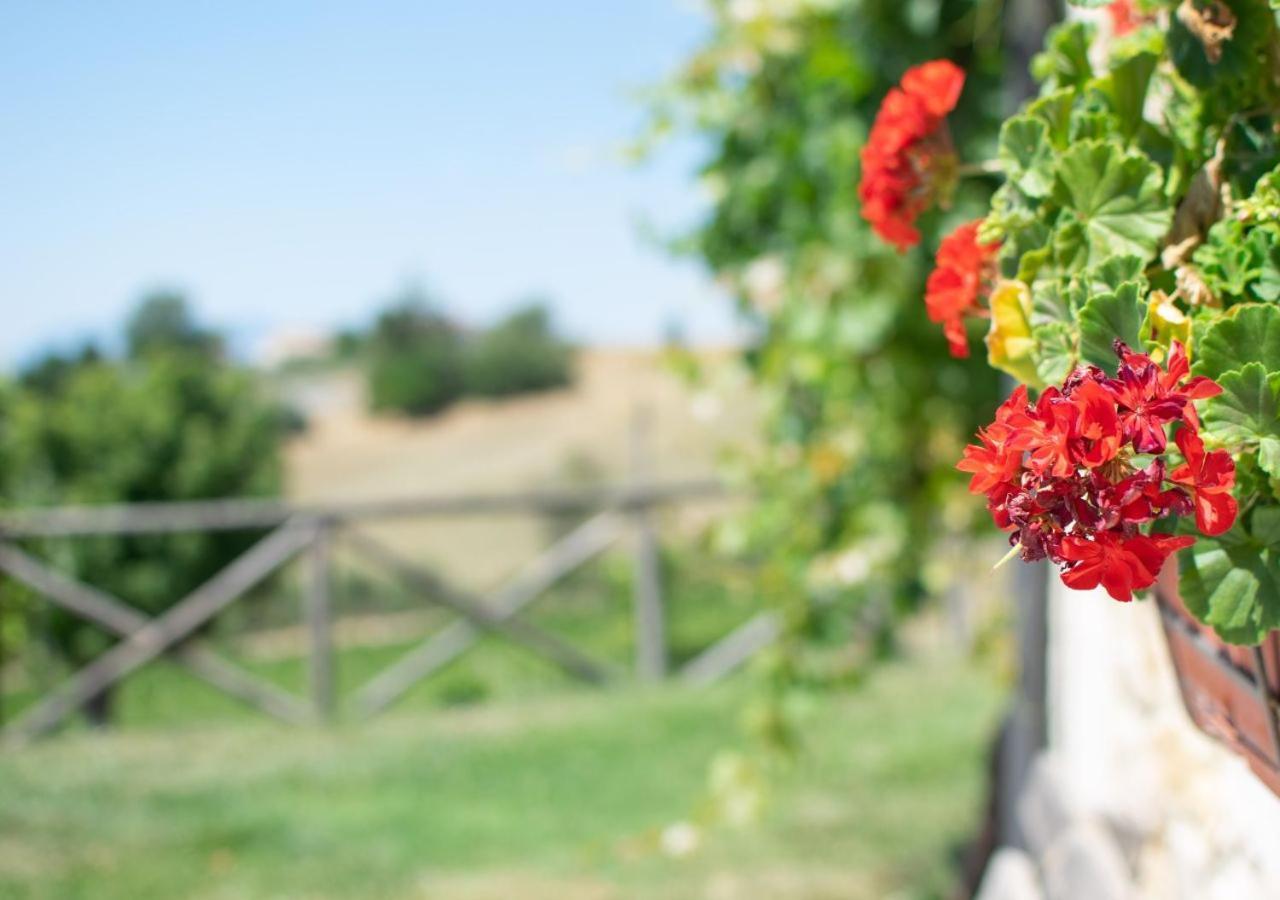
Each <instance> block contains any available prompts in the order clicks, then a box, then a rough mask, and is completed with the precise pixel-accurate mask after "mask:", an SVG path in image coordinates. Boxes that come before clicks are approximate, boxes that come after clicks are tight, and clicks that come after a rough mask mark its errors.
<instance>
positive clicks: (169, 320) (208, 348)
mask: <svg viewBox="0 0 1280 900" xmlns="http://www.w3.org/2000/svg"><path fill="white" fill-rule="evenodd" d="M124 337H125V346H126V349H127V351H128V354H129V357H130V358H131V359H138V358H140V357H143V356H145V355H147V354H148V353H154V352H168V351H186V352H189V353H201V354H205V355H208V356H217V355H219V354H221V352H222V341H221V339H220V338H219V337H218V336H217V335H216V334H214V333H212V332H210V331H206V330H204V329H202V328H200V327H199V326H198V325H197V324H196V322H195V318H194V317H193V315H192V313H191V309H190V307H189V306H188V305H187V301H186V298H185V297H183V296H182V295H181V294H178V293H174V292H172V291H160V292H157V293H154V294H151V295H150V296H148V297H146V298H144V299H143V301H142V302H141V303H140V304H139V305H138V308H137V309H136V310H134V312H133V315H132V316H130V317H129V321H128V322H127V323H126V324H125V329H124Z"/></svg>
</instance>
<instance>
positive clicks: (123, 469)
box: [0, 304, 283, 665]
mask: <svg viewBox="0 0 1280 900" xmlns="http://www.w3.org/2000/svg"><path fill="white" fill-rule="evenodd" d="M155 308H156V307H154V306H151V305H149V304H148V305H147V306H144V308H143V309H144V310H154V309H155ZM172 309H173V307H170V311H172ZM161 318H164V317H161ZM165 320H166V321H169V322H171V323H172V322H174V321H178V322H182V321H186V322H187V325H188V326H189V325H190V323H189V321H188V320H185V319H180V318H179V319H165ZM142 321H150V322H155V321H158V319H155V318H151V317H150V316H149V315H148V316H142V315H139V316H135V317H134V318H133V319H132V320H131V322H132V324H133V325H137V324H138V323H139V322H142ZM130 332H131V333H130V343H131V349H133V350H135V351H143V350H145V352H144V353H140V355H138V356H134V357H131V358H129V359H126V360H122V361H114V360H107V359H101V358H85V359H82V360H80V361H79V362H78V363H77V364H76V365H74V366H69V367H68V366H59V367H58V368H59V371H60V374H59V377H58V378H57V379H54V380H53V381H49V380H45V379H33V378H32V377H31V372H40V371H46V370H48V369H49V366H48V365H47V364H44V363H41V364H37V366H35V367H33V369H32V370H31V371H30V372H28V373H27V377H25V378H23V379H22V380H23V382H25V383H26V384H27V385H28V386H27V387H18V388H15V389H12V390H6V391H3V392H0V457H2V460H0V462H2V463H3V465H2V466H0V489H2V490H3V497H4V502H5V503H6V505H17V506H43V505H54V504H100V503H135V502H150V501H173V500H195V499H209V498H220V497H239V496H264V495H271V494H275V493H277V492H278V491H279V488H280V484H281V457H280V445H281V440H282V436H283V432H282V428H281V422H282V417H281V416H280V414H279V411H278V409H277V408H276V407H275V405H274V404H273V403H271V402H268V401H267V400H266V399H264V397H263V395H262V393H261V391H260V389H259V385H258V383H257V381H256V379H255V378H254V376H253V375H252V374H251V373H249V372H246V371H243V370H241V369H237V368H235V367H234V366H232V365H230V364H228V363H226V362H223V361H222V360H220V359H218V358H217V357H216V356H215V355H213V354H211V353H209V352H205V351H208V350H209V349H210V348H211V347H213V346H215V344H216V343H217V339H216V337H215V336H212V335H210V334H209V333H208V332H203V331H200V330H199V329H195V328H193V327H186V326H184V327H183V328H181V329H178V330H170V329H168V327H167V326H166V328H164V329H159V330H155V329H151V328H149V327H148V328H144V329H139V330H136V331H135V330H134V329H133V328H132V327H131V329H130ZM162 335H167V337H162ZM193 335H202V336H203V337H202V339H201V340H200V341H199V342H198V343H193V342H192V337H193ZM135 336H137V337H140V338H141V340H140V341H139V342H138V343H134V337H135ZM193 348H197V349H198V352H193ZM256 538H257V535H255V534H252V533H240V532H231V533H214V534H180V535H148V536H136V537H114V536H113V537H93V538H77V539H68V540H48V541H44V542H42V546H39V547H37V548H35V549H36V550H37V552H39V553H40V554H41V555H44V556H46V557H48V558H50V559H51V560H53V561H54V562H55V563H56V564H57V565H58V566H59V567H60V568H62V569H63V570H64V571H66V572H67V573H68V574H70V575H72V576H73V577H75V578H78V579H81V580H83V581H85V582H88V583H90V584H93V585H96V586H99V587H101V588H103V589H105V590H107V591H109V592H111V593H113V594H116V595H118V596H119V597H120V598H121V599H123V600H125V601H126V602H128V603H130V604H132V605H134V606H136V607H138V608H139V609H142V610H145V611H147V612H150V613H159V612H162V611H163V610H165V609H167V608H168V607H169V606H170V605H172V604H173V603H175V602H177V601H178V600H180V599H182V597H183V596H184V595H185V594H186V593H188V592H189V591H191V590H192V589H194V588H195V587H197V586H198V585H200V584H201V583H202V582H204V581H205V580H206V579H208V578H209V577H210V576H212V575H213V574H214V573H215V572H217V571H218V570H219V569H221V568H222V567H223V566H225V565H226V564H227V563H228V562H230V561H231V560H232V559H233V558H234V557H235V556H236V555H238V554H239V553H241V552H242V551H243V550H244V549H246V548H247V547H248V546H249V544H251V543H252V542H253V541H254V540H256ZM15 590H16V589H15V588H14V586H12V585H9V586H8V591H9V594H10V595H11V596H13V595H14V591H15ZM6 599H9V597H6ZM34 608H36V609H39V610H42V611H43V613H42V614H43V616H44V619H43V621H42V622H41V623H39V628H38V630H39V631H40V632H41V633H42V634H43V635H45V636H46V637H47V638H48V639H49V640H50V642H51V644H52V646H53V648H54V649H55V650H56V651H57V652H58V653H59V654H60V655H62V656H63V657H64V658H65V659H66V660H67V661H68V662H69V663H71V664H73V665H79V664H82V663H84V662H85V661H87V660H88V659H89V658H91V657H92V656H93V655H95V654H96V653H98V652H100V651H101V649H102V648H103V647H104V646H105V645H106V643H107V640H106V637H105V636H104V635H103V634H102V633H100V632H99V631H98V630H97V629H96V628H94V627H92V626H89V625H87V624H86V623H85V622H84V621H83V620H81V619H79V618H75V617H72V616H70V615H63V614H61V613H56V612H53V611H52V610H51V608H50V607H48V606H46V605H43V604H41V605H39V606H38V607H34Z"/></svg>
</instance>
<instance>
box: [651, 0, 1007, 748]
mask: <svg viewBox="0 0 1280 900" xmlns="http://www.w3.org/2000/svg"><path fill="white" fill-rule="evenodd" d="M709 9H710V12H711V16H712V27H711V30H710V33H709V36H708V38H707V40H706V41H705V42H704V44H703V45H702V46H701V47H699V48H698V49H697V50H696V51H695V52H694V53H693V54H692V56H691V57H690V58H689V59H688V60H687V61H686V63H685V64H684V65H683V66H682V67H681V69H680V70H679V71H678V73H677V74H676V76H675V77H674V78H673V79H672V80H671V81H670V82H669V83H668V84H667V85H666V86H665V87H664V88H662V89H661V90H660V91H658V92H657V93H656V96H655V97H654V101H653V116H652V129H651V132H650V134H649V135H647V139H646V140H645V141H643V142H642V143H641V145H640V147H639V148H638V149H639V150H640V151H641V152H647V151H648V150H649V149H650V148H649V141H650V140H654V139H658V138H662V137H665V136H667V135H669V134H672V133H677V134H685V135H692V136H695V137H696V139H697V141H698V145H699V146H705V147H707V148H708V155H707V157H706V162H705V165H704V166H703V167H702V170H701V177H702V181H703V183H704V185H705V187H706V189H707V193H708V195H709V197H710V198H711V204H710V209H709V211H708V214H707V215H706V217H705V219H704V220H703V221H702V222H701V223H700V224H699V225H698V226H697V227H696V228H694V229H693V231H692V232H691V233H689V234H688V235H687V236H686V237H685V238H684V239H682V240H681V241H679V242H677V245H676V246H677V248H678V249H680V250H682V251H684V252H687V253H691V254H693V255H695V256H697V257H700V258H701V259H702V260H704V261H705V263H706V265H707V266H708V267H709V268H710V269H711V271H712V272H713V273H714V274H715V275H716V277H717V279H718V280H719V281H720V282H721V283H724V284H727V285H729V286H731V287H732V288H733V290H734V293H735V294H736V297H737V303H738V308H739V310H740V312H741V314H742V316H743V317H744V318H745V319H747V320H748V321H749V322H750V323H751V324H753V325H754V327H755V329H756V331H757V333H758V335H759V338H758V340H757V341H756V342H755V343H754V344H753V345H752V346H751V347H750V348H749V350H747V351H746V353H745V354H744V361H745V362H746V364H747V365H748V366H749V368H750V369H751V371H752V372H753V373H754V375H755V378H756V380H757V382H758V383H759V385H760V386H761V388H762V389H763V391H764V395H765V398H766V401H767V404H768V413H767V423H766V426H765V429H766V432H765V433H766V437H767V439H768V440H767V445H768V449H767V452H766V453H765V454H764V455H763V457H761V458H759V459H753V460H750V461H746V460H744V462H743V466H744V467H748V468H749V471H750V479H751V480H752V481H753V482H754V484H755V486H756V488H757V494H758V496H759V498H760V500H759V502H758V503H757V504H756V505H755V508H754V509H753V510H752V512H751V513H750V515H749V516H748V517H747V518H746V519H744V520H741V521H737V522H734V523H731V524H730V525H729V526H727V527H726V528H725V529H724V539H725V540H726V541H727V542H728V543H729V545H730V546H731V547H734V548H735V549H737V550H739V551H741V552H748V553H753V554H755V555H756V556H757V557H758V558H760V559H762V560H764V561H765V562H766V569H765V571H766V574H765V577H764V578H762V579H760V587H761V590H762V592H763V593H764V594H765V595H766V598H767V599H770V600H771V601H773V602H776V603H778V604H781V605H783V606H784V607H785V608H786V609H787V610H789V612H790V613H791V619H792V621H794V622H796V623H797V626H798V630H797V631H796V632H794V634H800V633H803V632H805V631H807V632H808V633H809V634H811V635H813V634H826V635H828V636H831V637H833V638H835V640H836V641H837V642H838V643H841V644H847V642H848V636H849V629H850V628H853V627H854V624H853V623H854V621H855V620H856V621H858V622H861V623H863V625H859V626H858V627H860V628H861V627H863V626H865V623H867V622H872V623H875V624H876V626H877V627H878V628H879V630H880V633H881V635H882V636H884V637H887V636H888V635H889V634H890V633H891V630H892V622H893V621H894V618H895V613H896V612H900V611H904V610H908V609H912V608H914V607H915V606H916V605H917V604H918V603H919V602H920V600H921V598H922V597H923V596H925V595H926V594H927V593H928V590H929V587H930V586H931V576H932V575H934V574H935V573H936V570H937V567H936V566H935V565H934V564H933V563H932V559H933V551H934V548H935V546H936V541H937V540H938V539H939V538H941V537H943V536H945V535H947V534H948V533H951V534H954V533H957V532H962V531H965V530H967V529H968V528H969V527H970V526H971V524H972V522H973V516H972V512H971V507H972V505H971V504H969V505H966V504H964V503H962V502H960V503H955V502H949V501H950V498H953V497H954V498H955V499H959V496H958V491H959V492H962V490H963V483H962V480H961V479H959V478H958V477H957V476H956V474H955V473H954V472H953V471H952V466H953V465H954V461H955V459H957V458H958V457H959V455H960V448H961V446H962V445H963V442H964V439H965V438H967V437H968V436H969V435H970V434H971V433H972V431H973V429H974V428H975V426H976V425H978V424H979V423H980V422H982V421H985V419H986V418H988V417H989V413H990V411H991V409H992V408H993V406H994V405H995V403H996V402H997V399H998V397H999V395H1000V388H999V384H998V379H997V378H996V376H995V375H994V373H993V372H991V371H990V369H989V368H988V367H987V365H986V363H985V361H984V360H982V359H981V358H975V359H970V360H954V359H951V358H950V357H949V356H948V354H947V350H946V347H945V344H944V342H943V339H942V336H941V334H940V330H939V329H938V328H937V326H935V325H933V324H932V323H930V322H929V321H928V320H927V319H926V317H925V311H924V304H923V302H922V294H923V282H924V278H925V275H926V273H927V272H928V270H929V267H930V264H931V262H932V260H931V252H932V249H933V248H935V247H936V246H937V238H938V234H939V233H940V230H941V229H943V228H949V227H951V226H953V225H955V224H957V223H958V222H960V221H964V220H966V219H969V218H973V217H975V216H976V215H978V214H980V212H979V211H980V210H981V209H982V203H983V202H984V201H985V199H986V197H987V196H988V195H989V193H990V190H991V188H992V187H993V185H992V184H989V183H984V182H982V181H976V182H975V181H969V182H966V183H964V184H962V185H961V188H960V190H959V192H958V194H957V196H956V198H955V202H954V204H953V206H952V208H951V209H950V211H949V212H946V213H943V214H934V215H932V216H931V217H929V218H927V219H926V220H924V221H922V223H921V224H922V225H923V226H924V241H923V242H922V246H920V247H918V248H916V249H914V250H912V251H910V252H908V253H906V254H905V255H898V254H897V253H895V252H894V251H892V250H891V249H888V248H887V247H886V246H885V244H884V243H883V242H881V241H879V240H877V239H875V238H874V237H873V236H872V235H871V234H870V232H869V229H868V228H867V226H866V225H865V224H864V222H863V221H862V219H861V217H860V216H859V211H858V202H857V190H856V188H857V182H858V168H859V152H860V149H861V146H862V144H863V142H864V140H865V138H866V135H867V132H868V129H869V127H870V124H871V121H872V119H873V117H874V115H875V112H876V109H877V106H878V104H879V102H880V99H881V98H882V97H883V96H884V94H885V92H886V90H887V89H888V88H889V87H890V86H891V85H893V84H895V83H896V82H897V80H898V79H899V78H900V76H901V75H902V73H903V71H904V70H905V69H906V68H907V67H908V66H910V65H913V64H916V63H919V62H922V61H924V60H928V59H933V58H942V57H946V58H950V59H952V60H954V61H956V62H958V63H959V64H960V65H961V66H963V67H964V68H965V69H966V70H967V71H968V73H969V80H968V84H967V85H966V87H965V91H964V94H963V97H962V100H961V105H960V108H959V110H958V111H957V113H956V114H954V115H953V116H952V117H951V118H950V122H951V123H952V125H953V135H952V136H953V137H954V139H955V141H956V144H957V146H958V148H959V149H960V155H961V158H962V159H970V160H979V159H984V158H988V157H990V156H993V155H994V152H993V150H994V141H995V137H996V129H997V125H998V122H997V120H996V118H995V115H996V114H998V112H999V107H1000V103H999V93H998V86H999V75H1000V68H1001V60H1000V55H999V41H1000V5H999V3H998V2H996V0H760V2H752V3H742V2H731V0H713V2H712V3H711V4H710V5H709ZM938 581H939V579H937V578H936V577H934V578H932V584H933V585H934V586H936V585H937V584H938ZM868 603H869V604H870V607H868ZM779 659H780V660H782V661H784V663H785V664H786V665H789V666H790V665H795V664H797V662H796V661H797V657H796V656H795V655H794V654H783V655H782V656H780V657H779ZM776 724H777V723H776V722H775V721H772V720H770V721H769V722H765V723H763V724H762V728H765V729H766V730H767V729H768V728H769V727H771V726H773V725H776Z"/></svg>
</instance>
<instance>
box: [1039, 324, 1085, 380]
mask: <svg viewBox="0 0 1280 900" xmlns="http://www.w3.org/2000/svg"><path fill="white" fill-rule="evenodd" d="M1031 333H1032V335H1033V336H1034V337H1035V339H1036V353H1035V361H1036V374H1037V375H1039V376H1040V380H1041V381H1043V382H1044V383H1045V384H1061V383H1062V382H1063V381H1064V380H1065V379H1066V377H1067V376H1068V375H1070V374H1071V370H1072V369H1074V368H1075V366H1076V357H1077V354H1076V331H1075V329H1074V328H1072V327H1071V325H1069V324H1068V323H1066V322H1050V323H1048V324H1046V325H1040V326H1037V327H1036V328H1033V329H1032V332H1031Z"/></svg>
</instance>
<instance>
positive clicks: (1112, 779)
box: [1048, 576, 1280, 900]
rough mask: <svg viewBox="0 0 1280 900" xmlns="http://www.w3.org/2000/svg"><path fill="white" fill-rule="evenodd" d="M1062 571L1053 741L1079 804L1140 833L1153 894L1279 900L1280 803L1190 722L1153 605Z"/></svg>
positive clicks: (1137, 864) (1054, 619)
mask: <svg viewBox="0 0 1280 900" xmlns="http://www.w3.org/2000/svg"><path fill="white" fill-rule="evenodd" d="M1051 578H1052V584H1051V586H1050V591H1049V606H1050V609H1049V661H1048V666H1049V676H1048V677H1049V700H1048V702H1049V712H1048V717H1049V742H1050V750H1051V751H1052V752H1053V755H1054V756H1055V757H1056V758H1057V760H1058V761H1059V764H1060V768H1061V772H1062V778H1063V780H1064V781H1065V782H1066V785H1067V790H1068V795H1069V796H1070V797H1071V799H1072V802H1073V803H1075V804H1079V806H1080V808H1081V810H1082V811H1083V812H1085V813H1093V814H1097V815H1101V816H1103V817H1105V818H1106V819H1107V820H1109V821H1110V822H1112V823H1113V824H1114V825H1116V826H1117V828H1118V830H1119V832H1120V833H1122V834H1128V835H1130V836H1131V843H1130V846H1129V850H1130V853H1131V855H1132V860H1131V862H1132V864H1133V866H1134V869H1135V874H1136V877H1137V880H1138V882H1139V884H1140V896H1142V897H1144V898H1147V897H1149V898H1160V900H1174V898H1177V900H1181V898H1186V900H1193V898H1194V900H1250V898H1255V897H1256V898H1280V798H1277V797H1276V796H1275V795H1273V794H1272V793H1271V792H1270V790H1268V789H1267V788H1266V787H1265V786H1264V785H1263V784H1262V783H1261V782H1260V781H1258V780H1257V779H1256V778H1255V777H1254V776H1253V774H1252V773H1251V772H1250V771H1249V768H1248V766H1247V765H1246V764H1245V763H1244V761H1243V760H1241V759H1239V758H1237V757H1236V756H1234V755H1233V754H1231V753H1230V752H1229V751H1228V750H1227V749H1226V748H1224V747H1223V746H1221V745H1219V744H1218V743H1217V742H1216V741H1214V740H1212V739H1211V738H1208V737H1206V736H1205V735H1203V734H1202V733H1201V732H1200V731H1199V730H1197V729H1196V727H1195V726H1194V725H1193V724H1192V723H1191V720H1190V718H1189V717H1188V716H1187V714H1186V712H1185V710H1184V708H1183V705H1182V700H1181V697H1180V695H1179V693H1178V685H1177V681H1176V679H1175V676H1174V673H1173V669H1172V664H1171V663H1170V660H1169V653H1168V649H1167V647H1166V645H1165V639H1164V635H1163V633H1162V631H1161V628H1160V622H1159V613H1158V610H1157V609H1156V605H1155V602H1154V600H1150V599H1148V600H1143V601H1136V602H1134V603H1128V604H1124V603H1117V602H1115V601H1114V600H1112V599H1110V598H1109V597H1108V596H1107V595H1106V594H1105V593H1103V592H1101V591H1091V592H1077V591H1072V590H1069V589H1068V588H1066V587H1064V586H1063V585H1062V584H1061V583H1060V582H1059V580H1058V579H1057V577H1056V576H1051Z"/></svg>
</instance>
